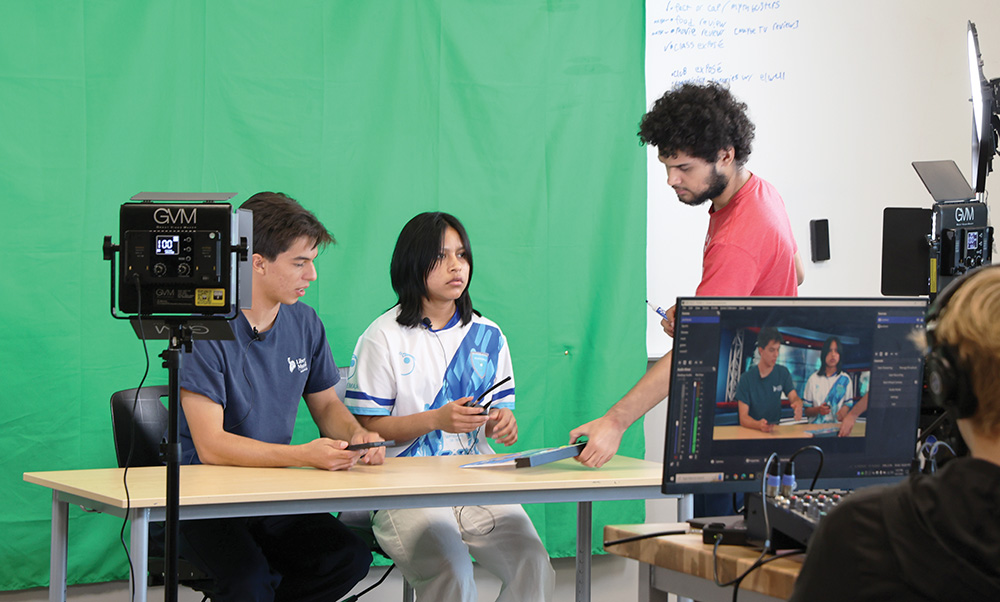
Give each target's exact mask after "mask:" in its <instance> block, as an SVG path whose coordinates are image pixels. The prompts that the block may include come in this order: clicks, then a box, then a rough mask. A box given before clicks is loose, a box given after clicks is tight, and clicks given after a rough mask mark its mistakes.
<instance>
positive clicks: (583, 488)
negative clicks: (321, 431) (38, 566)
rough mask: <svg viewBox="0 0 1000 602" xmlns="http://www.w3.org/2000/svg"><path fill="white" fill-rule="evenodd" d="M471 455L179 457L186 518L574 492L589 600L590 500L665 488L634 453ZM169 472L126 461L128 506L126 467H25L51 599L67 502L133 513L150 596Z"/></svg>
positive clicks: (581, 586) (63, 546) (140, 592)
mask: <svg viewBox="0 0 1000 602" xmlns="http://www.w3.org/2000/svg"><path fill="white" fill-rule="evenodd" d="M467 462H469V458H468V456H443V457H431V458H386V461H385V464H383V465H381V466H366V465H358V466H356V467H355V468H353V469H351V470H349V471H338V472H328V471H321V470H314V469H311V468H241V467H231V466H203V465H198V466H182V467H181V484H180V518H181V520H189V519H198V518H227V517H236V516H266V515H275V514H305V513H315V512H338V511H344V510H372V509H392V508H423V507H435V506H463V505H479V504H520V503H546V502H577V503H578V504H577V548H576V558H577V565H576V599H577V600H578V601H588V600H590V560H591V558H590V548H591V512H592V508H591V502H593V501H606V500H633V499H646V498H655V497H661V496H662V494H661V493H660V484H661V480H662V476H663V467H662V465H661V464H659V463H654V462H647V461H645V460H636V459H634V458H626V457H622V456H616V457H615V458H613V459H612V460H611V461H610V462H608V463H607V464H606V465H605V466H604V467H603V468H601V469H597V470H595V469H590V468H586V467H584V466H582V465H580V464H579V463H577V462H575V461H574V460H562V461H559V462H553V463H551V464H546V465H544V466H537V467H532V468H517V469H515V468H512V467H511V468H459V465H460V464H464V463H467ZM165 472H166V470H165V468H164V467H160V466H157V467H144V468H131V469H129V471H128V489H129V494H130V498H131V499H130V504H131V506H130V507H131V509H130V510H128V511H126V509H125V508H126V505H127V504H126V500H125V491H124V487H123V484H122V469H120V468H109V469H93V470H67V471H52V472H27V473H24V480H25V481H28V482H29V483H34V484H36V485H41V486H43V487H47V488H49V489H52V551H51V559H50V576H49V600H50V602H65V600H66V559H67V533H68V528H69V524H68V523H69V504H77V505H80V506H83V507H85V508H90V509H93V510H96V511H99V512H103V513H107V514H111V515H114V516H118V517H122V518H126V517H127V518H128V519H129V520H130V521H131V523H132V528H131V535H130V547H131V553H132V557H133V558H132V561H133V571H134V575H136V576H137V578H136V579H135V580H134V581H135V583H136V585H137V591H136V592H135V598H134V599H135V600H136V601H138V602H145V600H146V587H145V583H146V573H147V570H148V567H147V555H148V551H149V541H148V527H149V522H150V521H162V520H164V519H165V518H166V484H165V483H166V481H165V478H166V477H165Z"/></svg>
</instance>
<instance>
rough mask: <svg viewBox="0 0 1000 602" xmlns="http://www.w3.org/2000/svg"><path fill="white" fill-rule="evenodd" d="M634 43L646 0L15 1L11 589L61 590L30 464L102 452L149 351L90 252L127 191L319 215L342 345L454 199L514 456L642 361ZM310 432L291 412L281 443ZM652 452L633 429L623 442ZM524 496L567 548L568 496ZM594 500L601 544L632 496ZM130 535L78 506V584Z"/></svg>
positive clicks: (5, 173)
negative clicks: (121, 397) (402, 250)
mask: <svg viewBox="0 0 1000 602" xmlns="http://www.w3.org/2000/svg"><path fill="white" fill-rule="evenodd" d="M642 43H643V3H642V1H641V0H630V1H615V2H590V1H579V0H565V1H561V0H548V1H546V0H495V1H488V0H420V1H417V0H413V1H410V0H407V1H396V0H393V1H375V0H365V1H362V0H344V1H339V2H333V1H331V2H320V1H296V0H291V1H288V2H281V3H276V2H270V1H267V2H264V1H258V2H248V1H238V2H237V1H235V0H231V1H227V0H213V1H208V0H199V1H196V0H171V1H167V0H162V1H144V2H135V1H126V0H86V1H81V0H76V1H69V0H66V1H57V0H52V1H46V0H36V1H33V2H4V3H3V4H2V6H0V107H3V109H2V112H0V124H2V130H0V131H2V135H0V184H2V190H3V192H4V198H3V201H2V206H3V209H4V211H3V220H2V221H0V256H3V258H4V267H3V268H2V275H3V278H2V282H3V284H2V288H0V302H2V307H3V308H4V310H5V312H6V317H5V319H4V320H2V321H0V380H2V386H0V457H2V458H3V459H2V463H3V468H4V469H3V471H2V474H0V479H2V481H0V506H2V507H3V508H4V511H3V513H0V533H2V537H0V590H9V589H21V588H28V587H33V586H39V585H44V584H46V583H47V582H48V562H49V533H50V519H51V497H50V495H49V492H48V491H47V490H45V489H43V488H41V487H37V486H34V485H30V484H27V483H24V482H23V480H22V473H23V472H25V471H43V470H61V469H77V468H101V467H112V466H115V459H114V447H113V443H112V436H111V422H110V412H109V398H110V395H111V393H112V392H114V391H116V390H119V389H125V388H130V387H134V386H137V385H138V383H139V380H140V378H141V376H142V373H143V370H144V367H145V360H144V356H143V349H142V345H141V343H140V342H139V341H138V340H137V339H136V338H135V335H134V334H133V333H132V330H131V328H130V326H129V325H128V323H127V322H123V321H118V320H114V319H112V317H111V316H110V313H109V303H110V302H109V296H110V295H109V287H110V275H109V268H110V266H109V263H108V262H105V261H103V260H102V253H101V244H102V239H103V236H104V235H113V236H114V239H115V241H116V242H117V238H118V236H117V231H118V210H119V207H120V205H121V204H122V203H123V202H125V201H127V200H128V199H129V197H131V196H132V195H133V194H135V193H137V192H140V191H173V192H202V191H204V192H236V193H237V196H236V197H235V198H234V199H233V201H234V202H235V203H237V204H238V203H240V202H242V201H243V200H245V199H246V198H247V197H248V196H250V195H251V194H253V193H255V192H257V191H260V190H279V191H283V192H285V193H287V194H289V195H291V196H293V197H295V198H297V199H299V200H300V201H301V202H302V203H303V204H304V205H305V206H306V207H308V208H310V209H312V210H314V211H315V212H316V214H317V215H318V216H319V217H320V219H321V220H323V221H324V223H325V224H326V225H327V226H328V227H329V228H330V229H331V230H332V231H333V233H334V235H335V236H336V237H337V239H338V243H339V244H337V245H336V246H334V247H330V248H328V249H327V250H326V251H325V252H324V253H323V254H322V255H321V256H320V259H319V262H318V269H319V275H320V276H319V280H318V281H317V282H316V283H315V284H314V285H313V286H312V287H310V289H309V294H308V295H307V297H306V298H305V300H304V301H305V302H306V303H309V304H310V305H312V306H313V307H315V308H316V309H317V310H318V312H319V315H320V317H321V318H322V319H323V321H324V323H325V324H326V327H327V332H328V336H329V339H330V342H331V346H332V348H333V354H334V357H335V358H336V359H337V360H339V361H340V362H341V363H347V362H349V361H350V356H351V352H352V350H353V347H354V343H355V341H356V340H357V337H358V335H360V334H361V332H362V331H363V330H364V328H365V327H366V326H367V325H368V324H369V323H370V322H371V321H372V320H373V319H374V318H375V317H376V316H377V315H378V314H379V313H381V312H382V311H384V310H385V309H387V308H388V307H390V306H391V305H393V303H394V302H395V298H394V296H393V294H392V290H391V288H390V286H389V276H388V267H389V257H390V255H391V251H392V246H393V244H394V242H395V239H396V236H397V234H398V233H399V230H400V228H402V226H403V224H404V223H405V222H406V221H407V220H408V219H409V218H410V217H412V216H413V215H415V214H416V213H418V212H421V211H428V210H444V211H448V212H451V213H454V214H455V215H457V216H458V217H459V218H460V219H462V220H463V222H464V223H465V225H466V227H467V229H468V231H469V235H470V238H471V242H472V246H473V250H474V253H475V259H476V271H475V278H474V280H473V282H472V289H471V292H472V297H473V301H474V303H475V306H476V308H477V309H478V310H479V311H481V312H482V313H483V314H484V315H486V316H487V317H489V318H491V319H493V320H495V321H496V322H498V323H499V324H500V325H501V327H502V328H503V329H504V331H505V332H506V334H507V337H508V340H509V344H510V348H511V352H512V355H513V359H514V367H515V372H516V374H517V381H518V398H517V412H516V415H517V417H518V422H519V427H520V440H519V441H518V443H517V445H516V446H515V448H514V449H526V448H531V447H540V446H548V445H559V444H562V443H565V442H567V441H568V431H569V430H570V429H571V428H572V427H574V426H577V425H578V424H581V423H582V422H584V421H586V420H589V419H592V418H594V417H596V416H598V415H600V414H601V413H603V411H604V410H605V409H607V407H609V406H610V405H611V404H612V403H613V402H614V401H615V400H617V399H618V398H619V397H620V396H621V395H622V394H623V393H624V392H625V390H627V389H628V387H629V386H631V385H632V384H633V383H634V382H635V381H636V380H637V379H638V378H639V376H641V374H642V372H643V370H644V369H645V363H646V357H645V356H646V352H645V330H644V328H645V316H644V312H645V308H644V304H643V295H644V291H645V267H644V261H645V259H644V257H645V211H646V209H645V199H646V192H645V155H644V151H643V149H642V148H641V147H640V146H639V145H638V144H637V141H636V137H635V131H636V128H637V123H638V120H639V118H640V117H641V115H642V113H643V110H644V107H643V104H644V101H643V54H642V53H643V48H642ZM163 347H164V342H163V341H154V342H151V343H150V345H149V353H150V356H151V370H150V377H149V379H148V380H147V384H158V383H163V382H165V380H166V373H165V370H164V369H163V368H161V367H160V360H159V358H157V357H156V356H157V354H159V353H160V352H161V351H162V350H163ZM315 435H316V429H315V427H314V426H313V424H312V422H311V420H310V418H309V416H308V412H306V411H302V412H300V415H299V421H298V425H297V429H296V440H297V441H306V440H309V439H311V438H313V437H314V436H315ZM643 449H644V445H643V439H642V427H641V425H638V424H637V425H636V426H635V427H633V429H632V430H630V431H629V432H628V433H627V435H626V437H625V442H624V444H623V446H622V450H621V451H622V453H624V454H626V455H631V456H635V457H642V454H643ZM528 511H529V513H530V515H531V517H532V519H533V520H534V522H535V525H536V526H537V528H538V531H539V533H540V534H541V535H542V539H543V540H544V541H545V544H546V546H547V548H548V549H549V551H550V552H551V554H552V555H553V556H568V555H572V554H574V553H575V508H574V506H572V505H557V504H554V505H538V506H531V507H529V508H528ZM594 514H595V521H594V522H595V533H596V537H595V541H598V542H599V541H600V540H601V537H600V534H601V532H602V528H603V525H604V524H606V523H610V522H618V523H622V522H638V521H641V520H642V519H643V504H642V503H641V502H629V503H615V504H603V503H602V504H596V505H595V509H594ZM120 528H121V521H120V520H118V519H115V518H112V517H108V516H102V515H97V514H91V513H85V512H83V511H82V510H80V509H78V508H74V509H72V510H71V517H70V557H69V578H70V582H71V583H80V582H98V581H105V580H111V579H120V578H123V577H124V576H125V575H126V574H127V564H126V561H125V555H124V552H123V551H122V549H121V546H120V544H119V543H118V531H119V529H120ZM598 547H599V545H598Z"/></svg>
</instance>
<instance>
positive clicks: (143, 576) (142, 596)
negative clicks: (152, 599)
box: [129, 508, 149, 602]
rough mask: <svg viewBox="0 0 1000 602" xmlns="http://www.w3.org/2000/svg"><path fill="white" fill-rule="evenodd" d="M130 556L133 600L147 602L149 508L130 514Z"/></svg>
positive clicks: (135, 510) (134, 510)
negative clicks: (133, 588)
mask: <svg viewBox="0 0 1000 602" xmlns="http://www.w3.org/2000/svg"><path fill="white" fill-rule="evenodd" d="M129 523H130V524H129V527H130V529H131V532H130V533H129V556H130V557H131V558H132V583H133V584H134V587H135V591H134V592H133V595H132V598H131V599H132V600H134V601H135V602H146V590H147V587H146V585H147V583H148V579H149V577H148V575H149V508H135V509H133V510H132V511H131V512H130V513H129Z"/></svg>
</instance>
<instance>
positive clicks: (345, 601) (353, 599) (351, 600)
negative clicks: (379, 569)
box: [340, 564, 396, 602]
mask: <svg viewBox="0 0 1000 602" xmlns="http://www.w3.org/2000/svg"><path fill="white" fill-rule="evenodd" d="M394 568H396V565H395V564H390V565H389V568H388V569H386V571H385V572H384V573H382V577H381V578H379V580H378V581H376V582H375V583H374V584H372V585H370V586H369V587H368V588H366V589H364V590H362V591H360V592H358V593H356V594H354V595H352V596H348V597H346V598H344V599H343V600H341V601H340V602H356V601H357V600H358V599H359V598H361V596H363V595H365V594H367V593H368V592H370V591H372V590H373V589H375V588H376V587H378V586H380V585H382V582H383V581H385V579H386V577H388V576H389V573H391V572H392V569H394Z"/></svg>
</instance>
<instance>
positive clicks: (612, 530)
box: [604, 523, 805, 600]
mask: <svg viewBox="0 0 1000 602" xmlns="http://www.w3.org/2000/svg"><path fill="white" fill-rule="evenodd" d="M686 527H687V524H686V523H680V524H642V525H608V526H606V527H605V528H604V539H605V541H610V540H616V539H623V538H626V537H633V536H636V535H643V534H649V533H657V532H662V531H670V530H676V529H685V528H686ZM713 547H714V546H713V545H712V544H706V543H702V535H701V532H699V531H696V532H690V533H684V534H679V535H665V536H661V537H655V538H650V539H641V540H638V541H631V542H627V543H622V544H618V545H614V546H610V547H606V548H605V549H606V550H607V551H608V552H610V553H612V554H616V555H618V556H624V557H626V558H632V559H634V560H638V561H640V562H643V563H646V564H649V565H652V566H654V567H661V568H663V569H668V570H670V571H675V572H677V573H683V574H686V575H691V576H694V577H698V578H700V579H702V580H706V581H708V582H712V583H713V587H715V586H714V581H713V579H714V578H713V570H714V568H713V567H714V566H715V558H714V554H713ZM758 558H760V550H759V549H756V548H750V547H746V546H728V545H727V546H719V548H718V572H719V581H721V582H723V583H724V582H727V581H730V580H732V579H733V578H735V577H737V576H738V575H740V574H742V573H743V572H744V571H746V570H747V569H748V568H749V567H750V566H751V565H752V564H753V563H754V562H756V561H757V559H758ZM804 558H805V555H804V554H796V555H793V556H788V557H786V558H779V559H777V560H774V561H773V562H769V563H767V564H765V565H763V566H761V567H759V568H757V569H756V570H754V571H753V572H751V573H750V574H749V575H748V576H747V577H746V578H745V579H744V580H743V582H742V583H741V584H740V591H741V592H742V591H744V590H747V591H753V592H757V593H760V594H764V595H766V596H771V597H774V598H779V599H782V600H787V599H788V598H789V597H790V596H791V595H792V589H793V588H794V586H795V579H796V578H797V577H798V575H799V571H800V570H801V569H802V561H803V559H804ZM716 589H717V590H718V592H719V593H720V594H723V595H724V596H726V597H728V598H731V597H732V594H731V593H723V592H726V591H728V592H731V590H723V589H721V588H717V587H716ZM681 593H682V592H681ZM742 598H743V596H742V594H741V599H742ZM664 599H665V598H664Z"/></svg>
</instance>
